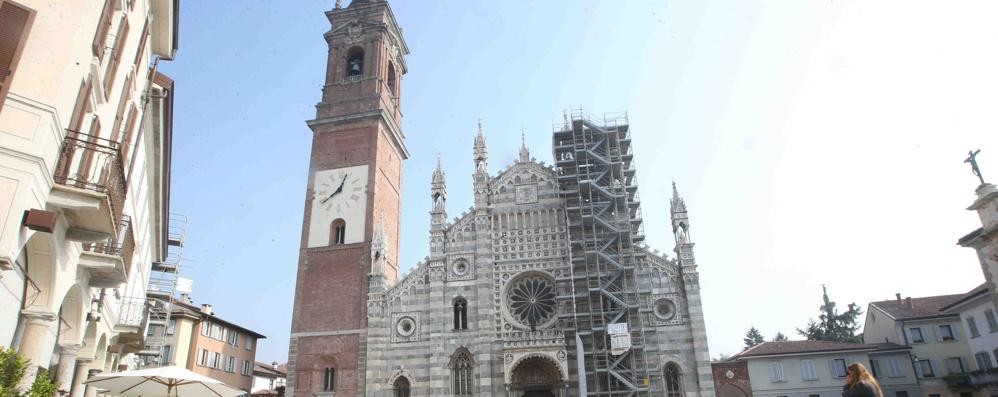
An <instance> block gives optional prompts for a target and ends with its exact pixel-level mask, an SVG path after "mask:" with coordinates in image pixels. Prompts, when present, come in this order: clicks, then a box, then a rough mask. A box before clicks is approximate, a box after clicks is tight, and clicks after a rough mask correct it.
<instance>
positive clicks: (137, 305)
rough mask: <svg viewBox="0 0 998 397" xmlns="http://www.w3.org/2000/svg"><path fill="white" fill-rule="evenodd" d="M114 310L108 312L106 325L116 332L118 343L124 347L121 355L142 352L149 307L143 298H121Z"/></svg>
mask: <svg viewBox="0 0 998 397" xmlns="http://www.w3.org/2000/svg"><path fill="white" fill-rule="evenodd" d="M114 309H116V310H109V316H108V317H109V318H108V320H109V322H108V325H110V326H111V327H112V328H113V329H114V331H115V332H118V341H119V343H121V344H122V345H124V348H123V350H122V354H126V353H134V352H137V351H140V350H142V349H143V348H144V347H145V336H146V331H145V330H146V325H147V322H148V318H149V305H148V304H147V303H146V300H145V298H136V297H126V298H122V299H121V301H120V302H119V304H118V305H117V307H115V308H114Z"/></svg>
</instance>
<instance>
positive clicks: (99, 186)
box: [49, 130, 125, 242]
mask: <svg viewBox="0 0 998 397" xmlns="http://www.w3.org/2000/svg"><path fill="white" fill-rule="evenodd" d="M54 179H55V183H56V185H55V186H54V187H53V188H52V194H51V196H50V198H49V202H50V203H51V204H52V205H54V206H57V207H60V208H62V209H63V213H64V214H65V215H66V218H67V219H68V220H69V223H70V228H69V230H68V231H67V232H66V237H67V238H68V239H71V240H76V241H82V242H97V241H102V240H108V239H114V238H116V237H117V236H116V231H117V230H116V229H117V227H118V226H119V221H118V220H119V219H122V210H123V208H124V202H125V178H124V168H123V166H122V162H121V146H120V144H118V142H115V141H111V140H107V139H104V138H100V137H97V136H91V135H87V134H83V133H81V132H77V131H72V130H67V133H66V139H65V140H64V141H63V144H62V151H61V152H60V154H59V164H58V165H57V166H56V171H55V177H54Z"/></svg>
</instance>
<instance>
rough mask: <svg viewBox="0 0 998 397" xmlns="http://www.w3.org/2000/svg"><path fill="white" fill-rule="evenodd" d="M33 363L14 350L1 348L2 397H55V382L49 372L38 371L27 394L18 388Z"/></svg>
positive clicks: (0, 386) (0, 378)
mask: <svg viewBox="0 0 998 397" xmlns="http://www.w3.org/2000/svg"><path fill="white" fill-rule="evenodd" d="M30 364H31V363H30V362H29V361H28V360H25V359H24V358H23V357H21V356H18V355H17V352H16V351H14V349H5V348H0V397H54V396H55V394H56V385H55V382H52V378H51V377H50V376H49V372H48V370H44V369H43V370H41V371H38V375H37V376H36V377H35V381H34V382H33V383H32V384H31V388H30V389H28V391H27V393H24V392H22V391H21V390H19V389H18V388H17V384H18V383H20V382H21V378H23V377H24V373H25V372H26V371H27V369H28V366H29V365H30Z"/></svg>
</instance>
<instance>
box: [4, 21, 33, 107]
mask: <svg viewBox="0 0 998 397" xmlns="http://www.w3.org/2000/svg"><path fill="white" fill-rule="evenodd" d="M29 15H31V14H30V13H28V10H25V9H23V8H20V7H17V6H15V5H13V4H10V3H4V4H3V5H0V93H3V91H4V88H6V87H7V85H9V84H10V83H9V81H10V76H11V75H12V74H13V70H14V54H15V53H17V48H18V45H19V44H21V37H22V36H23V35H24V31H25V28H26V27H27V25H28V16H29ZM4 96H6V94H4ZM2 99H3V97H0V102H2Z"/></svg>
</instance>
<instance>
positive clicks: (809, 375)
mask: <svg viewBox="0 0 998 397" xmlns="http://www.w3.org/2000/svg"><path fill="white" fill-rule="evenodd" d="M800 373H801V377H802V378H804V380H818V371H816V370H815V369H814V361H813V360H802V361H801V362H800Z"/></svg>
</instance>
